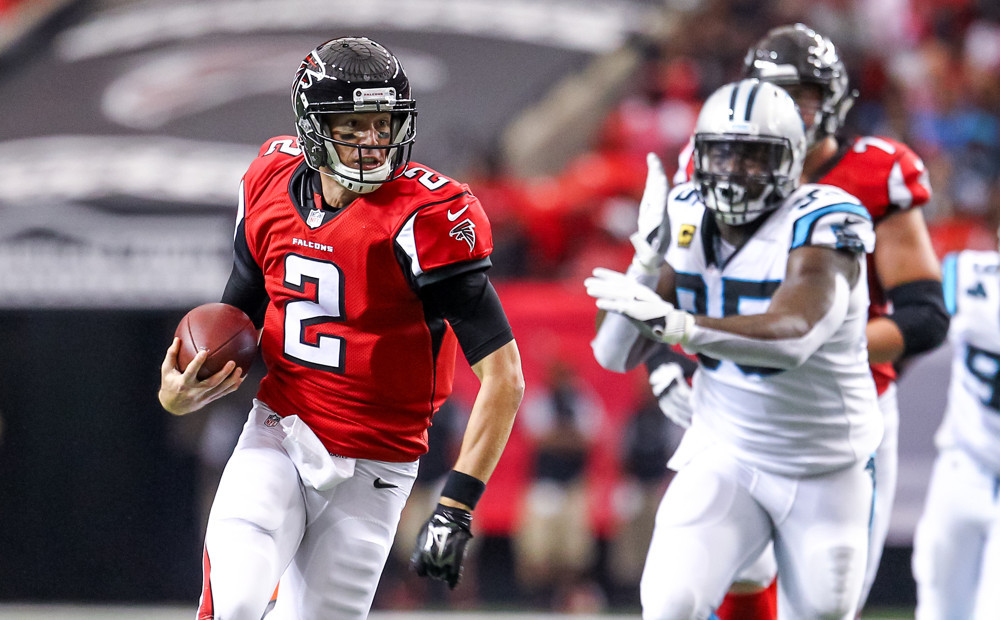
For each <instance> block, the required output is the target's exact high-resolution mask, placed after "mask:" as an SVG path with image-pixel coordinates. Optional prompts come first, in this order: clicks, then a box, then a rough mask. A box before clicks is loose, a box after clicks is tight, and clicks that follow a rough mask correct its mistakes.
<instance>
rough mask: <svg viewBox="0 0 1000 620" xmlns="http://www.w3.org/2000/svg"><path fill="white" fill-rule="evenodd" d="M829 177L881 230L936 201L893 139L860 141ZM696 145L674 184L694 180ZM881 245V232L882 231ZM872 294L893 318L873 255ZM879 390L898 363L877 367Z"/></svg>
mask: <svg viewBox="0 0 1000 620" xmlns="http://www.w3.org/2000/svg"><path fill="white" fill-rule="evenodd" d="M842 152H843V155H842V156H841V157H840V159H839V160H837V163H836V164H835V165H834V166H833V168H831V169H830V170H829V171H828V172H826V174H825V175H824V176H822V177H820V178H818V179H809V181H810V182H813V183H826V184H828V185H835V186H837V187H839V188H841V189H843V190H844V191H846V192H848V193H849V194H853V195H854V196H855V197H857V198H858V200H860V201H861V204H863V205H864V206H865V208H867V209H868V213H870V214H871V216H872V222H873V223H874V224H875V225H876V227H877V226H878V223H879V221H880V220H881V219H882V218H884V217H885V216H886V215H887V214H889V213H892V212H894V211H897V210H906V209H911V208H913V207H918V206H920V205H923V204H925V203H926V202H927V201H928V200H930V197H931V185H930V180H929V178H928V174H927V169H926V168H925V167H924V162H923V161H921V159H920V157H918V156H917V154H916V153H914V152H913V150H912V149H910V147H908V146H906V145H905V144H903V143H902V142H897V141H896V140H892V139H890V138H883V137H875V136H863V137H859V138H855V139H854V140H853V141H852V142H851V143H850V144H849V145H848V146H847V148H846V151H844V150H843V149H842ZM692 155H693V141H689V142H688V145H687V146H686V147H685V148H684V150H683V151H681V154H680V158H679V162H678V169H677V173H676V174H675V175H674V183H683V182H685V181H688V180H690V179H691V174H692V173H693V172H694V159H693V157H692ZM875 243H876V245H877V244H878V240H877V228H876V242H875ZM868 291H869V297H870V298H871V305H870V306H869V308H868V317H869V318H870V319H871V318H875V317H878V316H885V315H886V314H888V310H889V309H888V300H886V298H885V291H884V290H883V289H882V284H881V282H879V279H878V276H877V274H876V273H875V264H874V259H873V256H872V255H871V254H869V255H868ZM871 368H872V376H873V377H874V378H875V387H876V388H878V393H879V394H881V393H882V392H884V391H885V390H886V388H888V387H889V385H890V384H891V383H892V382H893V381H895V379H896V370H895V369H894V368H893V365H892V363H890V362H884V363H881V364H872V367H871Z"/></svg>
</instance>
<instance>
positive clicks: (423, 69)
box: [0, 0, 1000, 620]
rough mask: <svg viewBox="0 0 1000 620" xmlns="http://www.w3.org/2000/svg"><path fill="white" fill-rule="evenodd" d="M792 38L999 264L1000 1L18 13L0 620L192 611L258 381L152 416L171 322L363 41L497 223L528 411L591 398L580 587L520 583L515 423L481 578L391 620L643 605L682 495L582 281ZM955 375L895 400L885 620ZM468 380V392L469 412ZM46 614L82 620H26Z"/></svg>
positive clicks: (5, 111) (203, 294)
mask: <svg viewBox="0 0 1000 620" xmlns="http://www.w3.org/2000/svg"><path fill="white" fill-rule="evenodd" d="M797 20H801V21H805V22H806V23H809V24H810V25H812V26H814V27H816V28H817V29H819V30H821V31H823V32H825V33H826V34H828V35H829V36H831V38H832V39H833V40H834V41H835V42H836V43H837V44H838V45H839V46H840V47H841V50H842V52H843V54H844V55H845V57H846V61H847V64H848V67H849V68H850V69H851V70H852V81H853V84H854V85H855V86H856V87H858V88H859V89H860V91H861V99H860V100H859V102H858V105H857V106H856V109H855V110H854V111H853V112H852V114H851V118H850V120H851V122H852V123H853V125H854V127H853V128H854V129H856V130H857V131H860V132H864V133H875V134H882V135H890V136H893V137H896V138H899V139H902V140H904V141H906V142H908V143H909V144H910V145H912V146H913V147H914V148H915V150H916V151H917V152H918V153H919V154H920V155H921V156H922V157H923V158H924V160H925V162H926V163H927V164H928V168H929V170H930V172H931V178H932V183H933V185H934V188H935V192H936V193H935V197H934V199H933V202H932V203H931V204H930V205H929V206H928V207H927V209H926V213H927V218H928V221H929V222H930V226H931V228H932V234H933V237H934V243H935V247H936V249H937V250H938V252H939V253H940V254H941V255H943V254H944V253H945V252H947V251H949V250H952V249H959V248H963V247H975V248H991V247H995V245H996V236H995V232H994V231H995V230H996V228H997V219H998V218H997V212H996V203H997V201H996V198H997V193H998V189H1000V183H998V178H1000V118H998V116H997V110H1000V9H998V7H997V4H996V3H995V2H991V1H989V0H785V1H782V2H769V3H761V2H753V1H747V0H665V1H657V0H509V1H504V2H491V1H490V0H460V1H455V0H366V1H365V2H355V1H341V0H211V1H202V2H196V1H194V0H190V1H185V0H149V1H144V2H140V1H130V0H105V1H99V0H91V1H84V0H0V101H2V102H3V103H2V106H0V343H2V345H3V347H2V348H3V351H4V355H3V356H0V472H3V477H2V479H0V523H2V524H3V527H2V528H0V603H8V604H9V605H7V606H0V618H8V617H9V618H15V617H16V618H35V617H37V618H41V617H45V618H64V617H65V618H117V617H124V615H128V614H130V613H134V612H135V610H136V609H138V608H131V607H127V608H124V611H122V609H120V608H117V607H111V608H108V609H105V608H103V607H93V606H95V605H111V606H116V605H138V604H143V605H168V606H173V605H185V606H187V607H185V608H184V609H190V608H191V607H192V606H193V601H194V600H195V599H196V597H197V595H198V592H199V585H200V570H199V567H200V562H199V554H200V547H201V536H202V527H203V523H204V519H205V514H206V512H205V511H206V507H207V502H208V501H209V500H210V498H211V495H212V493H213V491H214V485H215V482H216V480H217V477H218V475H219V473H220V471H221V466H222V465H223V464H224V462H225V460H226V458H227V457H228V454H229V450H231V448H232V445H233V443H234V442H235V437H236V435H237V433H238V430H239V427H240V425H241V424H242V420H243V419H244V417H245V412H246V407H247V402H248V400H249V398H250V396H251V395H252V391H253V389H252V387H250V385H249V384H251V383H252V382H248V385H247V386H246V387H245V388H244V390H242V391H241V393H240V394H238V395H236V396H234V397H230V398H228V399H226V400H225V401H223V402H222V403H219V404H217V405H216V406H213V407H211V408H209V409H208V410H206V411H204V412H202V413H201V414H198V415H194V416H189V417H187V418H183V419H174V418H171V417H170V416H168V415H167V414H165V413H164V412H163V411H162V410H161V409H160V408H159V406H158V403H157V401H156V396H155V394H156V387H157V385H158V380H159V379H158V366H159V362H160V360H161V359H162V354H163V351H164V350H165V348H166V346H167V344H168V343H169V340H170V337H171V335H172V333H173V328H174V326H175V325H176V323H177V321H178V320H179V319H180V317H181V316H182V315H183V314H184V312H186V310H188V309H189V308H191V307H193V306H195V305H197V304H200V303H204V302H207V301H215V300H217V298H218V296H219V295H220V293H221V290H222V286H223V284H224V282H225V279H226V277H227V275H228V271H229V260H230V255H231V238H232V237H231V229H232V222H233V217H234V215H235V195H236V189H237V185H238V182H239V178H240V175H241V174H242V172H243V170H244V168H245V166H246V165H247V164H248V163H249V161H250V160H251V159H252V157H253V156H254V154H255V152H256V149H257V147H258V146H259V144H260V143H261V142H263V141H264V140H265V139H267V138H268V137H270V136H272V135H277V134H281V133H288V132H290V131H291V130H292V121H291V113H290V106H289V104H288V100H287V99H288V87H289V84H290V79H291V75H292V73H293V72H294V69H295V67H296V66H297V64H298V62H299V61H300V60H301V58H302V57H303V56H304V54H305V53H306V52H307V51H308V50H309V49H311V48H312V47H314V46H315V45H316V44H317V43H319V42H322V41H324V40H326V39H328V38H331V37H334V36H340V35H347V34H365V35H368V36H371V37H373V38H375V39H377V40H379V41H381V42H383V43H385V44H386V45H387V46H388V47H389V48H390V49H392V50H393V51H394V52H395V53H396V54H397V55H398V56H399V57H400V58H401V59H402V61H403V62H404V65H405V66H406V67H407V70H408V72H409V74H410V77H411V81H412V83H413V85H414V91H415V96H416V97H417V99H418V105H419V110H420V112H419V118H418V141H417V146H416V148H415V154H414V159H415V160H417V161H420V162H422V163H426V164H429V165H431V166H433V167H435V168H437V169H438V170H439V171H441V172H443V173H445V174H448V175H450V176H454V177H456V178H459V179H462V180H465V181H467V182H469V183H470V184H471V185H472V186H473V188H474V190H475V191H476V193H477V194H478V195H479V196H480V198H481V199H482V201H483V203H484V205H485V206H486V209H487V212H488V213H489V215H490V218H491V220H492V222H493V224H494V236H495V241H496V246H497V247H496V253H495V254H494V264H495V268H494V270H493V278H494V280H495V281H496V282H497V288H498V290H499V291H500V294H501V297H502V298H503V299H504V302H505V305H506V307H507V309H508V312H509V314H510V318H511V322H512V324H513V326H514V329H515V333H516V334H517V336H518V339H519V342H520V343H521V348H522V354H523V355H524V363H525V374H526V378H527V381H528V393H527V395H526V396H527V397H526V403H528V402H531V401H532V399H535V398H541V397H542V396H543V395H544V393H545V391H546V389H547V388H549V387H552V386H551V385H550V383H549V382H550V381H553V380H554V379H553V377H554V376H556V375H557V374H559V373H567V372H568V373H569V374H571V375H572V385H574V386H576V388H577V389H578V390H579V391H580V392H581V393H586V394H587V395H588V396H589V397H590V398H589V399H588V400H587V401H586V402H589V403H590V404H589V405H588V406H589V407H590V411H589V412H587V416H588V418H589V419H590V421H591V422H590V427H589V428H590V429H591V430H590V432H589V433H588V434H587V436H588V438H589V441H588V442H587V443H586V446H587V450H586V462H585V467H586V484H585V489H586V500H587V503H586V506H587V514H586V517H587V524H588V532H589V536H590V537H591V542H592V543H593V546H594V550H595V552H594V554H593V556H592V559H591V560H590V562H589V564H588V565H587V566H586V568H585V570H583V571H581V572H580V573H579V574H576V575H574V579H573V581H572V582H569V583H564V584H558V588H559V589H558V591H557V592H555V593H554V595H553V593H552V592H539V591H536V590H535V589H533V588H532V587H531V584H530V581H531V580H530V579H529V578H526V576H525V575H524V574H518V570H517V566H518V558H517V545H516V543H515V541H516V538H517V532H518V527H519V517H520V515H521V511H522V508H523V506H524V504H525V502H526V501H527V496H528V494H529V489H530V488H531V482H532V468H533V462H534V460H533V459H534V455H535V451H536V449H537V448H538V444H537V442H536V439H537V436H536V435H535V434H533V432H532V428H531V425H530V417H526V418H525V420H524V421H521V420H520V419H519V422H518V424H517V426H516V427H515V431H514V435H513V436H512V438H511V442H510V446H509V448H508V450H507V453H506V454H505V455H504V458H503V461H502V462H501V466H500V468H499V470H498V472H497V474H496V476H495V477H494V480H493V481H492V482H491V484H490V490H489V491H488V493H487V494H486V496H485V497H484V499H483V502H482V504H481V508H480V509H479V510H478V511H477V519H476V534H477V538H476V542H477V546H476V550H475V556H474V557H473V558H472V562H471V565H470V567H469V574H468V575H467V576H466V579H465V582H464V583H463V586H462V587H460V588H459V589H458V590H456V591H455V592H453V593H452V592H447V591H445V590H442V589H436V588H434V587H430V588H427V587H425V586H424V585H415V584H413V583H412V580H411V579H409V578H408V577H407V575H406V571H405V565H404V562H403V558H404V555H405V551H406V550H405V549H404V550H402V551H401V553H400V554H399V556H398V557H397V556H394V558H393V560H392V562H391V563H390V566H389V567H388V568H387V571H386V574H385V576H384V578H383V580H382V585H381V586H380V591H379V594H378V596H377V598H376V610H377V613H378V614H379V615H375V614H373V618H382V619H383V620H393V619H397V618H398V619H402V618H404V617H405V618H414V619H417V618H419V616H418V615H412V614H410V615H393V614H391V613H389V610H393V609H421V608H432V609H438V608H445V607H447V608H459V609H463V610H468V611H466V612H462V613H461V617H463V618H473V617H476V616H474V614H473V610H485V609H488V610H498V609H500V610H509V611H512V612H513V611H522V612H526V613H529V615H531V616H532V617H539V614H540V613H541V612H542V611H562V612H574V613H578V614H585V613H608V612H619V613H632V614H634V613H635V612H636V610H637V601H638V598H637V593H636V581H635V570H636V566H637V565H641V560H642V558H641V553H642V541H641V537H640V539H639V540H638V542H637V541H636V539H635V538H631V539H629V538H628V536H627V535H628V534H629V533H630V532H633V533H634V531H635V530H634V529H633V528H635V527H637V526H638V529H639V531H642V527H643V523H641V522H640V521H641V519H642V518H643V516H644V515H646V514H647V513H645V512H643V507H642V490H643V489H644V488H645V490H646V491H649V490H650V489H651V488H652V490H653V491H655V492H656V493H658V492H659V489H660V488H662V486H663V484H664V483H665V480H664V479H663V478H662V473H661V474H660V478H655V477H654V478H653V479H650V478H648V477H647V478H643V479H642V483H640V482H639V481H638V480H637V479H636V475H637V474H636V472H635V471H634V470H633V469H632V468H630V467H629V466H628V462H629V459H628V458H627V456H626V455H625V452H624V451H625V450H626V446H625V445H624V440H625V438H626V437H627V436H628V433H627V432H626V429H627V427H628V423H629V421H630V420H631V419H632V417H633V415H634V414H635V413H636V412H637V411H639V410H641V409H642V408H643V407H647V406H648V405H649V404H650V403H649V398H648V396H647V394H646V388H645V380H644V377H643V376H641V374H640V373H634V374H632V375H627V376H615V375H611V374H609V373H606V372H604V371H603V370H601V369H600V368H598V367H597V366H596V364H595V363H594V362H593V361H592V358H591V355H590V351H589V346H588V342H589V339H590V337H591V335H592V333H593V314H594V312H593V306H592V304H591V303H590V301H589V299H588V298H587V297H586V295H585V294H584V292H583V287H582V284H581V281H582V278H583V277H584V274H587V273H589V271H590V270H591V269H592V268H593V267H594V266H597V265H604V266H612V267H621V266H624V265H625V264H626V262H627V260H628V258H629V256H630V255H631V247H630V246H629V244H628V242H627V235H628V234H629V233H630V232H631V227H633V226H634V222H635V219H634V218H635V213H636V207H637V201H638V198H639V196H640V195H641V191H642V184H643V180H644V178H645V164H644V156H645V153H646V152H647V151H649V150H656V151H658V152H659V153H660V154H661V155H662V156H663V159H664V162H665V163H667V164H668V166H670V167H673V166H674V165H675V162H676V153H677V151H678V150H679V149H680V148H681V146H683V144H684V142H685V141H686V139H687V137H688V135H689V134H690V131H691V128H692V126H693V122H694V117H695V115H696V114H697V110H698V106H699V104H700V101H701V100H702V99H703V98H704V97H705V96H706V95H707V94H708V93H709V92H711V91H712V90H713V89H714V88H715V87H716V86H718V85H720V84H721V83H723V82H725V81H728V80H729V79H732V78H734V77H735V76H736V75H737V73H738V69H739V65H740V62H741V60H742V56H743V53H744V52H745V50H746V48H747V47H748V46H749V45H750V44H751V43H752V42H753V41H754V40H756V39H757V38H759V37H760V36H761V35H762V34H763V33H764V32H765V31H766V30H767V29H768V28H769V27H771V26H773V25H776V24H779V23H787V22H791V21H797ZM460 365H461V364H460ZM256 372H257V373H258V376H259V373H260V372H261V369H259V368H258V369H256ZM947 379H948V351H947V349H946V348H944V349H940V350H938V351H936V352H934V353H931V354H929V355H926V356H924V357H922V358H920V359H917V360H915V361H913V362H912V363H911V364H910V365H909V367H908V369H907V371H906V373H905V375H904V378H903V381H902V384H901V391H900V395H901V412H902V416H901V417H902V436H901V439H900V443H901V467H900V470H901V478H900V488H899V492H898V500H897V506H896V512H895V514H894V523H893V529H892V532H891V535H890V541H889V544H890V547H889V548H888V549H887V550H886V554H885V559H884V561H883V565H882V570H881V571H880V574H879V579H878V581H877V582H876V585H875V589H874V591H873V593H872V599H871V607H872V615H871V616H870V617H873V618H874V617H912V616H911V614H912V605H913V600H914V593H913V583H912V579H911V577H910V569H909V556H910V545H911V542H912V532H913V525H914V523H915V521H916V519H917V517H918V516H919V512H920V510H921V503H922V500H923V494H924V486H925V484H926V480H927V477H928V475H929V468H930V463H931V459H932V458H933V445H932V439H931V438H932V435H933V432H934V429H935V427H936V425H937V423H938V421H939V419H940V413H941V411H942V407H943V404H944V399H945V386H946V385H947ZM473 382H474V378H473V377H472V375H471V373H469V372H465V373H463V374H462V375H461V376H460V377H459V378H458V380H457V385H456V395H455V399H454V404H455V405H456V406H455V408H454V409H455V410H456V411H457V412H458V415H459V416H460V415H461V412H462V410H463V402H467V400H468V398H469V396H470V394H471V390H472V386H473ZM464 406H466V407H467V405H464ZM523 415H524V414H523ZM437 444H438V445H439V448H438V450H439V452H440V453H441V454H438V455H436V456H435V458H442V460H446V459H447V448H448V443H447V439H446V438H441V439H440V440H439V441H438V442H437ZM442 454H443V456H442ZM643 484H645V486H643ZM417 499H418V498H415V501H414V503H415V504H416V503H417V501H416V500H417ZM416 512H417V513H419V512H420V510H419V506H418V509H417V511H416ZM400 538H401V540H402V541H403V544H404V545H408V544H409V539H405V538H404V537H403V536H402V535H401V537H400ZM623 558H624V559H623ZM549 595H552V596H549ZM53 603H59V604H70V603H77V604H85V605H87V607H84V608H83V610H82V611H79V610H75V608H71V607H30V608H29V607H10V605H15V604H16V605H22V604H53ZM116 610H118V611H116ZM157 610H160V611H157ZM526 610H527V611H526ZM886 610H895V611H886ZM160 613H162V616H161V615H159V614H160ZM80 614H83V615H80ZM883 614H896V616H886V615H883ZM899 614H902V615H901V616H900V615H899ZM140 615H141V616H142V617H149V618H154V617H155V618H159V617H162V618H164V619H167V618H171V619H172V618H174V617H182V616H184V617H187V616H188V615H189V613H188V612H186V611H182V609H181V608H174V607H167V608H159V607H155V608H151V609H150V608H142V612H141V614H140ZM435 615H436V616H437V615H439V614H435ZM504 617H511V618H513V617H516V616H504ZM866 617H869V616H866Z"/></svg>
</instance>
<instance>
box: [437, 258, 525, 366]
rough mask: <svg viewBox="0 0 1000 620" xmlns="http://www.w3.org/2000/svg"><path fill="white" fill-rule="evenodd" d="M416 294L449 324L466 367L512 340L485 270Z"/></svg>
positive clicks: (511, 334) (459, 276) (512, 336)
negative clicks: (466, 364) (459, 346)
mask: <svg viewBox="0 0 1000 620" xmlns="http://www.w3.org/2000/svg"><path fill="white" fill-rule="evenodd" d="M420 294H421V297H422V298H423V299H424V300H425V302H426V303H428V304H430V305H431V306H433V307H434V308H435V309H437V310H438V312H440V314H441V316H442V317H444V318H445V319H447V320H448V322H449V323H450V324H451V329H452V330H453V331H454V332H455V336H456V337H457V338H458V343H459V344H460V345H462V352H463V353H464V354H465V359H466V360H468V362H469V365H470V366H471V365H473V364H476V363H477V362H479V361H480V360H482V359H483V358H484V357H486V356H487V355H489V354H490V353H492V352H494V351H496V350H497V349H499V348H500V347H502V346H503V345H505V344H507V343H508V342H510V341H511V340H513V339H514V333H513V332H512V331H511V329H510V323H508V322H507V315H506V314H505V313H504V311H503V306H502V305H501V304H500V298H499V297H498V296H497V292H496V290H495V289H494V288H493V284H491V283H490V279H489V278H488V277H486V270H485V269H478V270H476V271H468V272H464V273H459V274H456V275H455V276H452V277H450V278H447V279H445V280H441V281H440V282H435V283H433V284H429V285H427V286H424V287H423V288H421V289H420Z"/></svg>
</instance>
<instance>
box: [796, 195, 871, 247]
mask: <svg viewBox="0 0 1000 620" xmlns="http://www.w3.org/2000/svg"><path fill="white" fill-rule="evenodd" d="M837 212H840V213H853V214H854V215H860V216H862V217H864V218H865V219H866V220H870V219H871V215H869V214H868V209H865V208H864V207H862V206H861V205H857V204H853V203H850V202H840V203H837V204H832V205H827V206H825V207H821V208H819V209H816V210H815V211H813V212H812V213H807V214H805V215H803V216H802V217H800V218H799V219H797V220H795V226H794V228H793V229H792V247H791V249H793V250H794V249H795V248H797V247H799V246H800V245H805V243H806V241H808V240H809V238H810V237H811V236H812V230H813V227H814V226H815V225H816V220H818V219H819V218H821V217H823V216H824V215H827V214H830V213H837Z"/></svg>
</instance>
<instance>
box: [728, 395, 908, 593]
mask: <svg viewBox="0 0 1000 620" xmlns="http://www.w3.org/2000/svg"><path fill="white" fill-rule="evenodd" d="M878 407H879V410H881V412H882V422H883V427H884V429H885V430H884V432H883V435H882V442H881V443H879V446H878V448H877V449H876V450H875V510H874V512H872V525H871V542H870V543H869V545H868V564H867V566H866V567H865V581H864V586H863V587H862V590H861V598H860V599H859V600H860V603H859V604H858V609H859V610H860V609H863V608H864V606H865V602H866V601H867V600H868V594H869V593H870V592H871V589H872V584H873V583H875V576H876V575H877V574H878V567H879V564H880V563H881V561H882V551H883V549H884V548H885V540H886V538H888V536H889V523H890V520H891V518H892V505H893V503H894V502H895V500H896V482H897V478H898V477H899V403H898V399H897V396H896V385H895V384H893V385H891V386H889V389H887V390H886V391H885V392H883V393H882V395H881V396H879V399H878ZM777 570H778V568H777V564H776V563H775V560H774V550H773V549H772V548H771V547H770V546H769V547H768V548H767V549H765V550H764V553H762V554H761V555H760V557H759V558H758V559H757V560H756V561H755V562H754V563H753V564H751V565H750V566H749V567H748V568H746V569H744V570H743V571H742V572H741V573H740V574H739V575H738V576H737V577H736V581H737V582H739V583H741V584H745V585H753V586H756V587H758V588H759V589H761V590H763V589H764V588H766V587H767V586H769V585H771V582H772V581H774V577H775V575H776V574H777Z"/></svg>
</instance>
